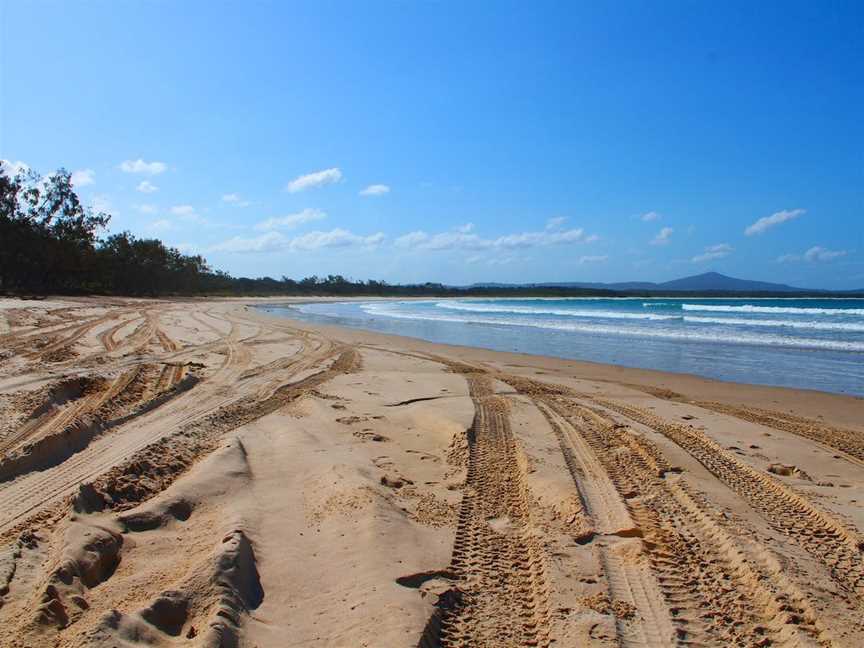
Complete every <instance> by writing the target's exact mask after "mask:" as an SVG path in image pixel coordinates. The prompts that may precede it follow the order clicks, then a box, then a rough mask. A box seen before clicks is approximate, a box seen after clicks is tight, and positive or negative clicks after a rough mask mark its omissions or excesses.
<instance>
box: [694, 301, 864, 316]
mask: <svg viewBox="0 0 864 648" xmlns="http://www.w3.org/2000/svg"><path fill="white" fill-rule="evenodd" d="M681 308H682V309H683V310H685V311H711V312H716V313H765V314H780V313H785V314H787V315H864V308H799V307H795V306H753V305H752V304H743V305H741V306H729V305H727V304H681Z"/></svg>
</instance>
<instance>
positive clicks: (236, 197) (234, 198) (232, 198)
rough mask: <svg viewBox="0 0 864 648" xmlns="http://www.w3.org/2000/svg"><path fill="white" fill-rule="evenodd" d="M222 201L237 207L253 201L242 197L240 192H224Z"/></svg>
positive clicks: (246, 205)
mask: <svg viewBox="0 0 864 648" xmlns="http://www.w3.org/2000/svg"><path fill="white" fill-rule="evenodd" d="M222 202H224V203H227V204H229V205H234V206H235V207H248V206H249V205H251V204H252V203H251V202H250V201H248V200H243V199H242V198H241V197H240V194H236V193H229V194H224V195H223V196H222Z"/></svg>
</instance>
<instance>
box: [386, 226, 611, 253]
mask: <svg viewBox="0 0 864 648" xmlns="http://www.w3.org/2000/svg"><path fill="white" fill-rule="evenodd" d="M467 225H471V224H470V223H469V224H467ZM467 225H463V226H461V227H458V228H456V229H455V230H452V231H449V232H440V233H438V234H428V233H426V232H424V231H422V230H418V231H415V232H409V233H408V234H405V235H403V236H400V237H399V238H397V239H396V241H395V244H396V245H397V246H399V247H403V248H415V249H420V250H457V249H461V250H492V249H516V248H530V247H540V246H546V245H559V244H566V243H588V242H590V241H592V240H596V238H595V236H593V235H592V236H585V231H584V230H583V229H582V228H577V229H568V230H554V229H553V230H550V229H545V230H543V231H539V232H520V233H517V234H507V235H505V236H499V237H496V238H484V237H482V236H480V235H478V234H475V233H474V232H473V229H474V228H473V225H472V226H471V227H470V228H468V227H467Z"/></svg>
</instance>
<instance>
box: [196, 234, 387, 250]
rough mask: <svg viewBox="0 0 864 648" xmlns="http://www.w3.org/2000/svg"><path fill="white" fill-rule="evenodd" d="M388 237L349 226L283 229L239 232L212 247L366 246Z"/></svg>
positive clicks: (293, 247) (235, 248)
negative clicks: (290, 233) (288, 232)
mask: <svg viewBox="0 0 864 648" xmlns="http://www.w3.org/2000/svg"><path fill="white" fill-rule="evenodd" d="M383 241H384V234H383V233H382V232H378V233H376V234H370V235H369V236H360V235H358V234H354V233H352V232H349V231H348V230H344V229H340V228H336V229H333V230H330V231H329V232H318V231H316V232H309V233H307V234H303V235H301V236H295V237H294V238H290V237H287V236H285V235H284V234H282V233H281V232H276V231H270V232H266V233H264V234H262V235H260V236H256V237H253V238H243V237H240V236H235V237H234V238H232V239H229V240H227V241H224V242H222V243H219V244H218V245H215V246H213V247H212V248H211V251H216V252H236V253H244V252H274V251H278V250H289V251H292V252H296V251H314V250H320V249H323V248H333V247H366V248H372V247H376V246H378V245H380V244H381V243H382V242H383Z"/></svg>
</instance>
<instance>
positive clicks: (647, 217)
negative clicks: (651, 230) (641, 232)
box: [639, 211, 662, 223]
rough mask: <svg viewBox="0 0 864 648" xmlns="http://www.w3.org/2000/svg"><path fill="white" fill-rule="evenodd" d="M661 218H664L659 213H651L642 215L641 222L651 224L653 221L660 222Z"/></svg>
mask: <svg viewBox="0 0 864 648" xmlns="http://www.w3.org/2000/svg"><path fill="white" fill-rule="evenodd" d="M661 218H662V216H660V214H658V213H657V212H653V211H650V212H646V213H644V214H642V215H641V216H640V217H639V220H641V221H645V222H646V223H651V222H653V221H656V220H660V219H661Z"/></svg>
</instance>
